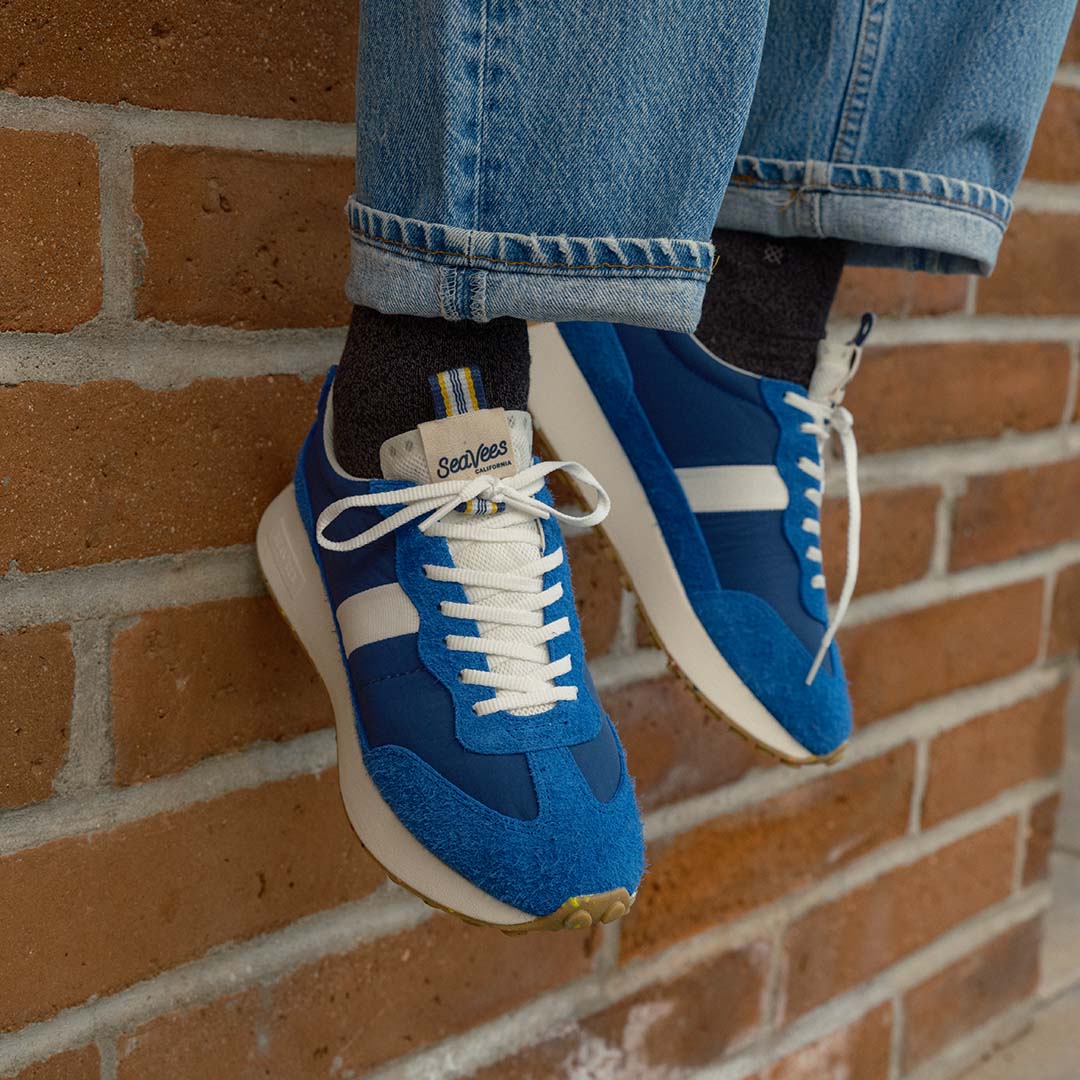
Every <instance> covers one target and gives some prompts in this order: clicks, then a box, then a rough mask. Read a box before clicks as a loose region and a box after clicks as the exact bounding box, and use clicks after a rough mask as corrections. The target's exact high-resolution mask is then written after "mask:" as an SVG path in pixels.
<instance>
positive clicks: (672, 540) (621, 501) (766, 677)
mask: <svg viewBox="0 0 1080 1080" xmlns="http://www.w3.org/2000/svg"><path fill="white" fill-rule="evenodd" d="M872 325H873V319H872V317H870V316H866V317H864V320H863V324H862V326H861V327H860V330H859V333H858V334H857V336H856V338H855V340H854V341H852V342H851V343H849V344H847V345H836V344H830V343H826V342H823V343H822V344H821V346H820V348H819V352H818V362H817V366H816V368H815V371H814V375H813V379H812V381H811V384H810V387H809V390H807V389H805V388H804V387H802V386H799V385H797V384H795V383H789V382H785V381H782V380H778V379H769V378H764V377H760V376H757V375H753V374H749V373H747V372H744V371H741V370H739V369H738V368H736V367H733V366H732V365H730V364H727V363H725V362H724V361H723V360H721V359H719V358H718V357H716V356H714V355H713V354H712V353H710V352H709V351H708V350H707V349H705V348H704V347H703V346H702V345H701V344H700V343H699V342H698V341H697V340H696V339H695V338H694V337H693V336H691V335H689V334H677V333H669V332H665V331H659V330H649V329H643V328H640V327H633V326H613V325H610V324H607V323H562V324H559V325H558V326H555V325H554V324H546V325H543V326H539V327H534V328H533V330H532V349H533V357H534V361H535V362H534V366H533V384H532V392H531V398H530V408H531V410H532V413H533V416H534V417H535V419H536V424H537V427H538V429H539V431H540V432H541V433H542V435H543V436H544V438H545V440H546V441H547V442H548V444H549V445H550V446H551V447H552V448H553V451H554V453H556V454H558V455H567V454H569V455H572V456H573V457H574V458H575V459H576V460H580V461H584V462H586V463H588V464H589V465H590V466H591V467H593V468H597V469H602V470H603V475H604V480H605V485H606V487H607V489H608V491H609V492H610V494H611V502H612V511H611V514H610V516H609V517H608V518H607V520H606V522H605V524H604V531H605V533H606V534H607V536H608V538H609V540H610V541H611V543H612V544H613V546H614V548H615V551H616V554H617V555H618V557H619V559H620V561H621V562H622V564H623V567H624V569H625V570H626V572H627V574H628V575H629V577H630V579H631V581H632V583H633V586H634V590H635V592H636V593H637V595H638V598H639V600H640V602H641V606H642V609H643V611H644V614H645V617H646V619H647V620H648V622H649V624H650V626H651V628H652V630H653V632H654V634H655V636H656V638H657V639H658V641H659V643H660V645H661V646H662V647H663V648H664V650H665V651H666V652H667V653H668V655H669V657H670V658H671V660H672V662H673V664H674V666H675V667H676V668H678V670H679V671H680V673H681V674H682V675H683V676H684V677H685V678H686V679H687V680H688V681H689V682H690V683H691V684H692V685H693V686H694V688H695V689H696V690H697V691H698V692H699V694H700V695H701V696H702V697H703V698H704V699H705V701H706V702H707V703H708V704H709V705H710V706H711V707H712V708H713V709H714V710H715V711H716V712H718V713H719V714H721V715H722V716H723V717H724V718H725V719H726V720H727V721H728V722H729V723H730V724H731V725H732V726H733V727H734V728H736V729H737V730H738V731H740V732H742V733H743V734H745V735H747V736H748V737H749V738H751V739H752V740H753V741H754V742H756V743H757V744H758V745H759V746H761V747H763V748H764V749H766V750H769V751H771V752H772V753H773V754H775V755H777V756H778V757H780V758H781V759H783V760H785V761H787V762H789V763H792V764H805V763H808V762H813V761H819V760H822V759H826V758H831V757H833V756H835V755H836V754H837V753H838V752H839V751H840V749H841V748H842V747H843V745H844V744H845V742H846V741H847V739H848V737H849V736H850V733H851V702H850V698H849V695H848V690H847V684H846V680H845V678H844V670H843V666H842V664H841V660H840V653H839V650H838V649H837V647H836V644H835V642H834V640H833V639H834V637H835V635H836V630H837V627H838V625H839V623H840V621H841V620H842V619H843V617H844V614H845V612H846V610H847V607H848V604H849V603H850V600H851V597H852V594H853V592H854V589H855V579H856V575H857V573H858V561H859V543H858V540H859V526H860V511H859V490H858V478H857V453H856V446H855V438H854V434H853V430H852V417H851V414H850V413H849V412H848V410H847V409H845V408H844V407H843V405H842V399H843V394H844V390H845V388H846V387H847V385H848V383H849V382H850V381H851V379H852V377H853V376H854V374H855V372H856V370H857V368H858V365H859V361H860V357H861V352H862V345H863V342H864V341H865V340H866V337H867V335H868V334H869V332H870V330H871V328H872ZM833 435H835V436H837V437H838V439H839V442H840V447H841V450H842V454H843V459H844V469H845V477H846V482H847V494H848V507H849V526H848V550H847V570H846V575H845V580H844V585H843V589H842V590H841V593H840V597H839V600H838V602H837V605H836V608H835V613H834V615H833V617H832V619H830V618H829V613H828V606H827V602H826V596H825V577H824V573H823V570H822V554H821V505H822V498H823V495H824V484H825V469H824V464H823V460H822V455H823V450H824V446H825V443H826V442H827V441H828V440H829V438H830V437H831V436H833Z"/></svg>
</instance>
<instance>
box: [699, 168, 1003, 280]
mask: <svg viewBox="0 0 1080 1080" xmlns="http://www.w3.org/2000/svg"><path fill="white" fill-rule="evenodd" d="M1011 215H1012V202H1011V200H1010V199H1009V198H1008V197H1007V196H1005V195H1002V194H1001V192H999V191H995V190H994V189H993V188H988V187H984V186H982V185H981V184H974V183H971V182H970V181H967V180H958V179H955V178H953V177H947V176H938V175H935V174H933V173H924V172H917V171H915V170H913V169H891V168H884V167H878V166H873V165H846V164H838V163H835V162H828V161H779V160H774V159H769V158H757V157H748V156H743V155H740V156H739V157H738V158H737V159H736V162H735V169H734V173H733V175H732V178H731V183H730V184H729V186H728V190H727V195H726V197H725V199H724V204H723V206H722V207H721V209H720V214H719V217H718V218H717V221H716V224H717V227H718V228H721V229H740V230H743V231H746V232H756V233H764V234H765V235H768V236H813V237H832V238H835V239H839V240H847V241H849V242H850V243H851V248H850V250H849V252H848V261H849V262H852V263H855V264H858V265H861V266H888V267H898V268H901V269H905V270H923V271H926V272H928V273H934V274H983V275H985V274H989V273H990V272H991V270H993V268H994V263H995V261H996V260H997V253H998V248H999V247H1000V246H1001V240H1002V238H1003V236H1004V235H1005V228H1006V226H1007V225H1008V223H1009V218H1010V216H1011Z"/></svg>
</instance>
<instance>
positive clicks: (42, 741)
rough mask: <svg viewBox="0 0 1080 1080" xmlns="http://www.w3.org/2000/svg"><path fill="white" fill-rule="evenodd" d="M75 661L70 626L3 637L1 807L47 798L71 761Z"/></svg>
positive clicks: (0, 638) (0, 674)
mask: <svg viewBox="0 0 1080 1080" xmlns="http://www.w3.org/2000/svg"><path fill="white" fill-rule="evenodd" d="M74 690H75V658H74V657H73V656H72V653H71V636H70V634H69V632H68V628H67V627H66V626H62V625H59V624H56V625H52V626H35V627H32V628H28V629H25V630H19V631H16V632H14V633H9V634H0V761H3V763H4V767H3V768H2V769H0V807H13V806H22V805H23V804H24V803H30V802H37V801H38V800H39V799H47V798H48V797H49V795H51V794H52V788H53V780H54V779H55V777H56V773H57V771H58V770H59V768H60V766H61V765H63V763H64V758H65V757H66V756H67V746H68V722H69V720H70V719H71V705H72V695H73V693H74Z"/></svg>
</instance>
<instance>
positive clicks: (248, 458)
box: [0, 0, 1080, 1080]
mask: <svg viewBox="0 0 1080 1080" xmlns="http://www.w3.org/2000/svg"><path fill="white" fill-rule="evenodd" d="M240 8H241V6H239V5H224V6H222V5H203V4H195V3H192V2H191V0H176V2H175V3H172V4H169V5H167V9H168V11H169V12H171V14H169V15H168V16H167V17H165V16H159V15H152V14H148V13H147V12H146V10H145V5H142V4H137V3H135V2H134V0H118V2H117V3H114V4H112V5H109V6H108V10H106V9H105V8H103V7H102V6H101V5H97V4H91V3H89V2H85V0H79V2H78V3H75V4H74V5H71V4H68V5H64V6H63V8H62V9H61V7H60V6H58V5H56V4H55V3H51V2H50V3H45V4H44V5H42V4H41V3H34V4H31V3H30V2H29V0H14V2H13V3H9V4H8V5H7V7H6V9H5V17H4V20H3V22H2V24H0V55H5V56H16V57H18V58H19V63H18V64H17V65H16V66H15V67H13V68H8V69H4V70H3V71H2V72H0V79H2V85H3V86H4V88H5V89H6V90H8V91H9V93H6V94H2V95H0V205H2V206H4V207H5V209H6V212H5V214H4V218H5V224H6V227H5V230H4V242H3V244H0V330H2V331H4V333H2V334H0V432H2V433H3V436H2V447H3V449H2V453H0V567H3V568H4V572H3V576H2V577H0V761H2V762H3V766H2V768H0V1076H3V1077H5V1078H8V1077H18V1078H19V1080H97V1078H99V1077H100V1078H102V1080H154V1078H157V1077H169V1078H170V1080H176V1078H177V1077H184V1078H192V1080H217V1078H221V1080H245V1078H254V1077H267V1076H272V1077H277V1078H287V1080H304V1078H307V1077H312V1078H314V1077H341V1078H348V1077H355V1076H360V1075H363V1074H367V1073H370V1072H372V1071H380V1070H381V1071H380V1075H385V1076H390V1075H392V1076H401V1077H421V1076H425V1077H427V1076H439V1077H451V1076H476V1077H483V1078H485V1080H495V1078H502V1077H508V1078H509V1077H514V1078H523V1077H524V1078H537V1080H539V1078H542V1077H560V1076H565V1077H572V1076H581V1075H605V1076H609V1075H610V1076H613V1077H614V1076H619V1077H643V1076H649V1077H666V1076H669V1075H674V1074H676V1073H677V1072H678V1070H680V1069H703V1070H705V1071H706V1072H707V1073H708V1075H710V1076H713V1077H717V1078H726V1080H747V1078H750V1077H753V1078H755V1080H799V1078H807V1080H809V1078H814V1080H818V1078H820V1077H823V1076H825V1075H826V1074H827V1075H844V1076H852V1077H856V1078H858V1080H878V1078H882V1080H884V1078H891V1080H896V1078H898V1077H901V1076H904V1077H907V1076H917V1077H919V1078H925V1077H931V1076H946V1075H949V1074H950V1072H952V1071H955V1069H956V1068H957V1067H958V1066H959V1065H960V1064H962V1063H963V1062H965V1061H967V1060H969V1059H970V1058H971V1056H972V1055H974V1054H976V1053H978V1052H979V1051H980V1050H981V1049H982V1048H984V1047H986V1046H988V1045H990V1044H991V1043H992V1042H993V1041H995V1040H998V1039H1001V1038H1005V1037H1007V1036H1008V1035H1009V1034H1010V1033H1012V1032H1014V1031H1016V1030H1017V1029H1018V1028H1019V1027H1020V1026H1021V1025H1022V1024H1023V1023H1024V1022H1025V1020H1026V1018H1027V1017H1028V1016H1029V1014H1030V1010H1031V1008H1032V993H1033V990H1034V987H1035V985H1036V980H1037V978H1038V957H1037V954H1038V944H1039V938H1040V924H1041V918H1042V914H1043V912H1044V910H1045V908H1046V906H1047V903H1048V899H1049V894H1048V887H1047V884H1046V865H1047V846H1048V838H1049V835H1050V832H1051V830H1052V828H1053V821H1054V814H1055V809H1056V798H1057V788H1058V770H1059V768H1060V765H1061V757H1062V729H1063V716H1064V710H1065V707H1066V698H1067V692H1068V686H1069V682H1070V678H1071V677H1072V676H1074V675H1075V671H1076V667H1077V661H1076V653H1077V647H1078V644H1080V498H1078V491H1080V413H1078V411H1077V396H1078V395H1077V385H1078V372H1080V286H1078V285H1077V277H1076V267H1077V265H1078V264H1080V35H1074V41H1073V43H1072V45H1071V47H1070V51H1069V53H1068V54H1067V57H1066V64H1065V66H1063V68H1062V71H1061V74H1060V76H1059V78H1058V80H1057V83H1056V85H1055V87H1054V92H1053V96H1052V98H1051V103H1050V107H1049V109H1048V110H1047V113H1046V118H1045V122H1044V126H1043V131H1042V133H1041V135H1040V139H1039V142H1038V145H1037V147H1036V151H1035V155H1034V157H1033V160H1032V164H1031V168H1030V170H1029V179H1028V180H1027V181H1026V182H1025V184H1024V186H1023V188H1022V190H1021V192H1020V195H1019V198H1018V213H1017V216H1016V220H1015V224H1014V227H1013V231H1012V233H1011V234H1010V237H1009V239H1008V241H1007V243H1006V246H1005V249H1004V251H1003V253H1002V258H1001V267H1000V270H999V271H998V273H997V274H996V275H995V276H994V278H993V279H991V280H989V281H984V282H978V283H976V282H973V281H971V282H969V281H965V280H960V279H932V278H925V277H906V276H902V275H897V274H891V273H880V272H866V271H858V272H851V273H849V274H848V275H847V276H846V278H845V282H844V288H843V294H842V296H841V299H840V303H839V306H838V321H841V322H842V321H843V320H844V319H846V318H850V317H852V316H854V315H855V314H856V313H858V312H859V311H861V310H862V309H863V308H864V307H867V306H870V307H875V308H876V309H877V310H878V311H880V312H881V313H882V314H883V315H884V316H885V318H884V319H883V322H882V325H881V327H880V331H879V334H878V337H877V339H876V343H875V346H874V348H873V349H872V350H870V352H869V354H868V356H867V359H866V363H865V367H864V370H863V372H862V374H861V376H860V377H859V379H858V381H857V382H856V384H855V386H854V387H853V389H852V392H851V402H850V403H851V407H852V409H853V411H854V412H855V414H856V417H857V419H858V428H859V435H860V438H861V445H862V448H863V451H864V455H865V456H864V459H863V464H862V480H863V487H864V490H865V492H866V505H865V511H866V522H865V537H864V548H863V559H864V567H863V573H862V579H861V587H860V594H859V596H858V597H857V599H856V601H855V603H854V605H853V607H852V611H851V615H850V618H849V621H848V623H847V626H846V628H845V630H844V632H843V646H844V649H845V652H846V656H847V658H848V666H849V670H850V674H851V678H852V681H853V686H854V695H855V699H856V702H857V708H858V721H859V731H858V734H857V736H856V738H855V740H854V742H853V744H852V746H851V748H850V750H849V752H848V753H847V755H846V756H845V757H844V759H843V760H842V761H841V762H840V763H839V764H838V765H836V766H833V767H830V768H819V769H808V770H803V771H793V770H788V769H784V768H780V767H775V766H773V765H772V764H771V763H770V761H769V760H768V759H767V758H765V757H763V756H761V755H760V754H758V753H757V752H755V751H753V750H751V749H750V748H749V747H748V746H747V745H746V744H745V743H743V742H742V741H740V740H739V739H737V738H735V737H734V736H732V735H730V734H729V733H727V732H726V731H725V730H724V729H723V728H722V727H720V726H719V725H718V724H717V723H715V722H714V721H712V720H711V719H709V718H708V717H706V716H705V715H704V714H703V712H702V710H701V709H700V708H699V707H698V706H697V705H696V704H695V703H694V701H693V699H692V698H691V697H690V696H689V695H688V694H687V693H686V692H685V691H683V690H682V689H681V688H680V687H679V686H678V685H677V684H676V682H675V681H674V680H673V679H672V678H671V677H670V676H669V675H668V674H667V673H666V670H665V665H664V662H663V658H662V657H661V656H660V655H659V654H658V653H657V652H656V651H654V650H653V649H652V648H651V647H650V646H649V644H648V642H647V640H646V638H645V637H644V635H643V634H642V632H641V630H640V628H639V627H638V625H637V624H636V620H635V614H634V610H633V607H632V605H631V604H630V602H629V598H628V597H627V596H625V595H623V594H622V593H621V591H620V588H619V584H618V581H617V578H616V576H615V573H614V571H613V568H612V566H611V564H610V563H609V562H608V560H607V559H606V558H605V556H604V553H603V552H602V551H601V550H600V548H599V546H598V545H597V543H596V541H595V540H594V539H591V538H583V539H579V540H575V541H574V542H573V544H572V549H573V552H572V553H573V563H574V569H575V577H576V579H577V582H578V585H579V589H580V591H581V603H582V606H583V609H584V619H585V628H586V635H587V639H588V645H589V650H590V654H591V657H592V660H593V662H594V664H595V673H596V676H597V681H598V683H599V684H600V685H601V687H602V688H603V690H604V694H605V697H606V700H607V703H608V705H609V707H610V709H611V710H612V712H613V714H614V715H615V717H616V718H617V720H618V723H619V725H620V728H621V730H622V733H623V736H624V738H625V740H626V742H627V745H628V748H629V753H630V757H631V762H632V766H633V768H634V771H635V772H636V774H637V775H638V777H639V778H640V791H641V796H642V800H643V803H644V807H645V809H646V812H647V830H648V835H649V840H650V857H651V864H652V865H651V870H650V873H649V876H648V878H647V879H646V882H645V884H644V886H643V888H642V892H641V896H640V900H639V902H638V905H637V907H636V908H635V910H634V911H633V912H632V914H631V915H630V916H629V917H628V918H627V919H626V920H625V921H624V922H623V923H622V924H621V925H618V926H616V927H613V928H608V929H605V930H604V931H603V932H602V933H600V932H597V933H594V934H591V935H590V936H578V935H572V934H566V935H560V936H534V937H530V938H527V939H524V940H512V939H508V938H505V937H503V936H501V935H499V934H497V933H495V932H487V931H482V930H477V929H474V928H469V927H465V926H462V925H459V924H457V923H456V922H453V921H451V920H449V919H446V918H444V917H441V916H434V915H432V914H431V913H430V912H429V911H428V909H426V908H425V907H423V906H422V905H420V904H419V903H417V902H414V901H413V900H412V899H411V898H410V897H408V896H406V895H405V894H403V893H402V892H401V891H400V890H398V889H396V888H394V887H392V886H390V885H388V884H387V882H386V881H385V879H384V877H383V875H382V874H381V873H380V872H379V871H378V869H377V868H376V867H375V866H374V865H373V864H372V863H371V862H370V860H369V859H368V858H367V856H366V855H365V854H364V852H363V851H362V850H361V849H360V847H359V845H358V844H357V843H356V841H355V840H354V839H353V837H352V835H351V833H350V831H349V828H348V826H347V824H346V821H345V817H344V814H343V812H342V810H341V807H340V805H339V800H338V795H337V791H336V776H335V771H334V747H333V735H332V731H331V729H330V727H329V721H330V717H329V709H328V704H327V701H326V699H325V695H324V692H323V690H322V688H321V685H320V684H319V683H318V682H317V680H316V678H315V676H314V673H313V671H312V669H311V668H310V666H309V664H308V663H307V661H306V660H305V659H304V658H303V656H302V655H301V654H300V652H299V651H298V649H297V647H296V645H295V644H294V643H293V641H292V639H291V638H290V636H289V634H288V633H287V632H286V630H285V629H284V627H283V626H282V624H281V623H280V621H279V620H278V619H277V617H276V615H275V613H274V611H273V609H272V607H271V605H270V603H269V601H268V599H267V598H266V596H265V594H264V592H263V589H262V586H261V585H260V583H259V579H258V576H257V573H256V568H255V563H254V557H253V552H252V547H251V541H252V534H253V529H254V525H255V522H256V520H257V519H258V515H259V513H260V510H261V509H262V507H263V506H264V505H265V504H266V502H267V501H268V500H269V498H270V497H271V495H272V494H273V493H275V492H276V491H277V490H278V488H279V487H280V486H281V485H282V484H283V483H284V482H285V481H286V479H287V476H288V472H289V468H290V463H291V460H292V456H293V453H294V451H295V448H296V445H297V442H298V440H299V438H300V435H301V432H302V431H303V430H304V429H305V427H306V425H307V424H308V422H309V418H310V416H311V413H312V409H313V403H314V400H315V395H316V390H317V380H318V376H319V375H320V373H321V372H322V371H323V370H324V369H325V367H326V366H327V364H328V363H329V362H331V361H332V360H334V359H335V356H336V353H337V351H338V349H339V347H340V341H341V337H342V330H341V326H342V324H343V322H344V319H345V316H346V311H347V308H346V305H345V303H344V301H343V299H342V296H341V288H340V286H341V281H342V277H343V273H344V269H345V265H346V258H347V242H346V236H345V231H344V222H343V216H342V213H341V207H342V203H343V201H344V198H345V196H346V194H347V193H348V190H349V186H350V164H349V155H350V150H351V130H350V125H349V123H348V119H349V111H350V103H349V97H350V82H351V79H350V68H351V65H352V57H351V40H352V35H353V32H354V26H353V20H354V17H355V12H354V8H355V3H354V0H336V2H334V3H330V4H325V3H324V4H312V3H310V2H309V0H281V2H280V3H278V4H276V5H272V6H271V7H270V8H260V9H259V11H258V13H257V15H256V16H255V17H252V15H251V12H252V11H253V10H254V9H253V8H251V7H250V5H249V6H248V8H249V10H248V11H246V12H245V11H243V10H241V9H240ZM297 27H302V28H303V32H302V33H298V32H297ZM209 72H212V73H213V78H207V73H209ZM54 95H55V96H54ZM843 518H844V506H843V504H842V503H840V502H833V503H831V504H830V506H829V509H828V528H829V531H830V532H831V533H832V534H833V535H831V537H830V538H829V539H830V541H831V543H830V545H829V548H830V555H839V552H840V548H841V544H840V542H839V537H840V534H841V527H842V525H843ZM830 570H831V574H832V580H833V581H836V580H838V578H839V576H840V570H841V567H840V566H839V565H838V564H836V563H833V564H831V566H830ZM590 1069H591V1070H593V1071H591V1072H590V1071H588V1070H590Z"/></svg>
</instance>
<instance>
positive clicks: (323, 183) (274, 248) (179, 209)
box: [135, 146, 353, 330]
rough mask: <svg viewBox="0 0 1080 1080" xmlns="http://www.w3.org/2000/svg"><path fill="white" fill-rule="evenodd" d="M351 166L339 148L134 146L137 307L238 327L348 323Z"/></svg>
mask: <svg viewBox="0 0 1080 1080" xmlns="http://www.w3.org/2000/svg"><path fill="white" fill-rule="evenodd" d="M352 178H353V163H352V161H351V160H349V159H346V158H328V157H297V156H292V155H287V154H265V153H258V152H254V151H244V150H216V149H208V148H206V147H197V146H194V147H193V146H144V147H140V148H139V149H138V150H137V151H136V152H135V209H136V211H137V213H138V215H139V218H140V220H141V221H142V240H143V243H144V245H145V247H146V255H145V260H144V265H143V276H142V282H141V284H140V285H139V288H138V293H137V306H138V314H139V317H140V318H143V319H160V320H162V321H164V322H174V323H198V324H200V325H210V324H213V325H220V326H232V327H237V328H239V329H242V330H255V329H263V328H267V327H288V326H339V325H341V324H343V323H345V322H346V321H347V320H348V314H349V304H348V301H347V300H346V299H345V293H344V282H345V278H346V276H347V274H348V262H349V233H348V227H347V224H346V220H345V213H344V210H343V207H344V205H345V199H346V196H347V195H348V194H349V192H350V191H351V190H352Z"/></svg>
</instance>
